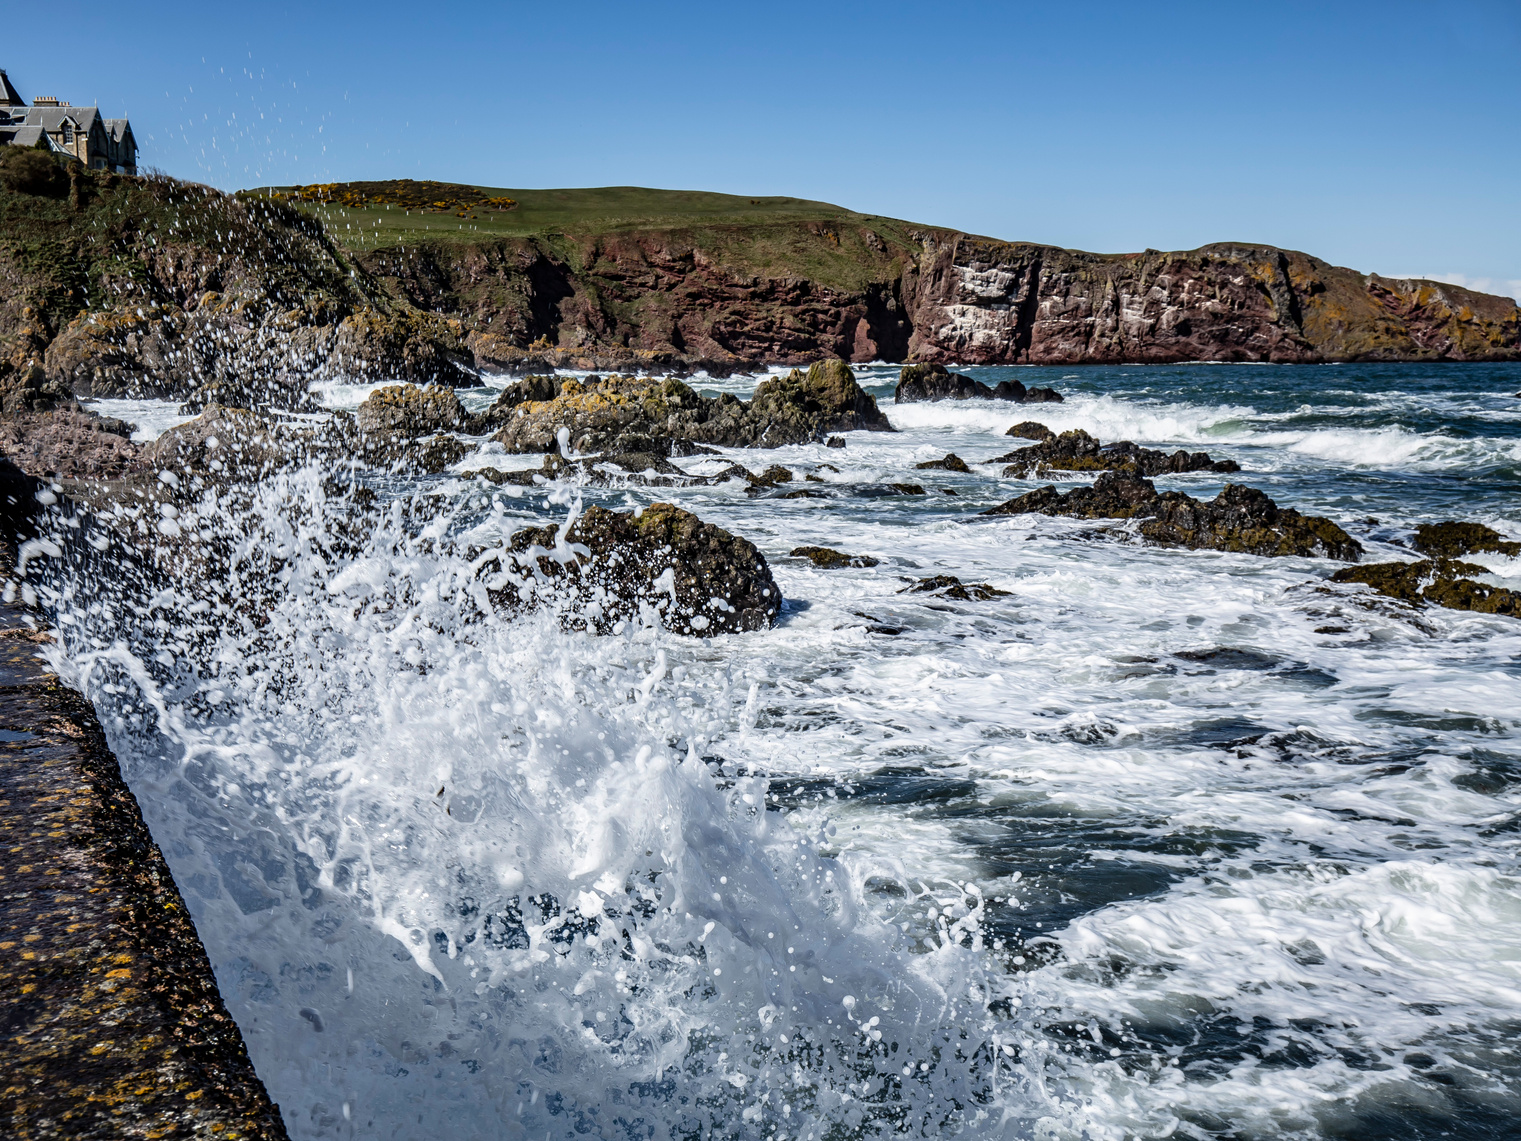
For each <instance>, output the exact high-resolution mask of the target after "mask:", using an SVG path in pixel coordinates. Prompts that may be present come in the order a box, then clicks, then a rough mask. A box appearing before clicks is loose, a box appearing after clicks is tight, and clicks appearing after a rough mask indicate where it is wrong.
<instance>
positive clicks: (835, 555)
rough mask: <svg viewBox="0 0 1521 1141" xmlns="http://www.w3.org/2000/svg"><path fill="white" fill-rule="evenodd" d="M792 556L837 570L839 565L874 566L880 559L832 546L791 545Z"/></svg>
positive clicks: (827, 568)
mask: <svg viewBox="0 0 1521 1141" xmlns="http://www.w3.org/2000/svg"><path fill="white" fill-rule="evenodd" d="M792 557H793V558H795V559H807V560H808V561H809V562H811V563H812V564H813V565H814V566H816V567H822V568H823V569H824V570H838V569H839V568H841V567H874V566H876V565H878V563H879V562H880V561H881V560H879V559H874V558H872V557H871V556H870V555H847V554H846V553H845V552H844V551H837V550H835V549H834V548H833V547H793V548H792Z"/></svg>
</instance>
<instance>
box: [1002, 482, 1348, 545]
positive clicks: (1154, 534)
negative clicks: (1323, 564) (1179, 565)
mask: <svg viewBox="0 0 1521 1141" xmlns="http://www.w3.org/2000/svg"><path fill="white" fill-rule="evenodd" d="M983 514H984V515H1025V514H1041V515H1062V516H1067V517H1069V518H1076V519H1136V520H1139V527H1138V528H1137V530H1138V533H1139V534H1140V536H1141V538H1142V539H1143V540H1144V541H1145V542H1147V543H1150V544H1152V545H1154V546H1159V547H1190V548H1193V549H1196V550H1200V549H1203V550H1214V551H1238V552H1241V553H1243V554H1251V555H1265V556H1278V555H1299V556H1316V557H1322V558H1331V559H1340V560H1342V561H1344V562H1356V561H1357V560H1358V559H1359V558H1361V557H1362V545H1361V544H1360V543H1358V542H1357V540H1356V539H1354V538H1352V536H1350V535H1348V534H1347V533H1346V532H1345V531H1343V530H1342V529H1341V528H1340V527H1338V526H1337V525H1336V524H1335V523H1333V522H1331V520H1329V519H1326V518H1323V517H1321V516H1319V515H1301V514H1300V513H1299V512H1298V511H1295V510H1294V509H1293V508H1290V507H1279V506H1278V505H1277V504H1276V503H1274V502H1273V501H1272V500H1271V499H1270V498H1268V497H1267V496H1266V495H1264V494H1263V493H1262V492H1260V491H1258V490H1256V489H1255V488H1250V487H1241V486H1239V485H1237V484H1227V485H1226V486H1225V489H1224V490H1223V491H1221V492H1220V494H1219V495H1217V496H1216V497H1215V498H1214V499H1213V500H1211V501H1210V502H1208V503H1203V502H1201V501H1199V500H1197V499H1195V498H1193V497H1192V496H1190V495H1184V494H1183V493H1182V492H1178V491H1167V492H1163V493H1161V494H1158V493H1157V489H1156V487H1155V486H1154V485H1153V484H1152V482H1151V481H1150V480H1147V479H1142V478H1140V477H1139V476H1136V475H1132V474H1130V473H1128V472H1113V471H1106V472H1105V473H1104V474H1103V475H1101V476H1099V477H1098V479H1097V481H1095V483H1094V484H1093V486H1092V487H1079V488H1075V489H1073V490H1072V491H1069V492H1067V493H1066V494H1062V493H1060V492H1058V491H1057V490H1056V488H1054V487H1042V488H1039V489H1037V490H1035V491H1032V492H1029V493H1028V494H1026V495H1021V496H1019V497H1018V498H1017V499H1011V500H1009V502H1007V503H1003V504H1000V505H999V506H997V507H994V508H991V509H990V510H988V511H984V512H983Z"/></svg>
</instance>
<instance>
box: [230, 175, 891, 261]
mask: <svg viewBox="0 0 1521 1141" xmlns="http://www.w3.org/2000/svg"><path fill="white" fill-rule="evenodd" d="M289 189H290V188H289V187H278V186H277V187H260V188H259V189H257V190H247V191H243V192H242V193H243V195H245V196H248V197H257V196H260V195H263V194H267V193H268V192H269V191H271V190H274V191H285V190H289ZM475 189H477V190H479V191H480V192H481V193H482V194H483V195H488V196H492V197H495V196H506V197H508V198H513V199H516V200H517V203H518V205H517V207H516V208H515V209H513V210H508V211H489V210H476V211H471V213H472V214H473V215H474V216H473V217H469V218H463V219H462V218H459V217H456V216H455V214H454V213H419V212H412V213H410V214H409V213H408V212H407V211H405V210H403V209H401V208H399V207H381V208H364V209H349V208H345V207H342V206H338V205H335V204H332V203H312V202H297V203H296V205H298V206H299V207H300V208H301V209H303V210H306V211H308V212H310V213H312V214H314V215H316V216H317V217H319V218H321V219H322V220H323V222H324V223H326V225H327V227H328V230H329V232H330V233H331V234H332V235H333V237H334V238H336V239H337V240H338V241H340V242H342V243H343V244H345V245H347V246H349V247H351V248H354V249H374V248H375V247H377V246H389V245H395V244H396V243H397V242H404V241H405V240H406V239H407V238H408V237H418V238H421V237H424V236H426V237H427V238H429V239H430V240H434V241H438V240H448V239H450V238H454V239H460V240H465V241H476V240H479V239H480V238H481V237H490V236H501V237H518V236H530V235H533V236H537V235H559V234H564V233H566V232H571V233H574V234H577V235H582V234H598V233H609V232H612V231H617V230H635V229H673V228H683V227H687V226H692V225H701V226H715V225H719V226H721V225H755V224H757V223H767V222H825V223H827V222H845V221H857V222H865V221H867V220H868V216H867V215H862V214H857V213H855V212H854V211H852V210H847V209H845V208H844V207H842V206H835V205H833V204H831V203H829V202H812V201H809V200H808V199H805V198H785V197H754V198H748V197H744V196H741V195H735V194H716V193H712V192H709V191H702V190H654V189H650V188H648V187H643V186H598V187H588V188H584V189H573V190H514V189H511V188H507V187H495V186H490V187H487V186H478V187H475Z"/></svg>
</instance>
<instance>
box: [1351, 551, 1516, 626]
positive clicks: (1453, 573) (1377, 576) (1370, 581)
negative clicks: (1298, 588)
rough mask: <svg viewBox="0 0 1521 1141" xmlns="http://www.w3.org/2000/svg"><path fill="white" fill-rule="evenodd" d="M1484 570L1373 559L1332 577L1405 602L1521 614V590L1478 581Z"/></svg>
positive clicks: (1452, 564)
mask: <svg viewBox="0 0 1521 1141" xmlns="http://www.w3.org/2000/svg"><path fill="white" fill-rule="evenodd" d="M1485 573H1487V572H1486V570H1485V568H1484V567H1481V566H1475V565H1474V564H1473V563H1464V562H1458V561H1455V560H1452V559H1423V560H1421V561H1419V562H1413V563H1370V564H1368V565H1367V566H1360V567H1347V568H1346V569H1345V570H1339V571H1337V572H1336V573H1335V574H1334V575H1332V576H1331V581H1332V582H1342V583H1362V584H1363V585H1365V586H1371V587H1372V588H1373V589H1374V590H1376V591H1378V593H1380V594H1382V595H1385V596H1387V597H1389V598H1398V599H1401V600H1402V601H1405V602H1414V603H1429V604H1430V605H1433V606H1445V607H1447V608H1448V609H1449V610H1473V611H1476V612H1478V613H1480V614H1505V615H1509V616H1510V617H1512V618H1521V594H1518V593H1516V592H1515V591H1512V590H1506V589H1504V588H1503V587H1498V586H1490V585H1489V584H1488V583H1483V582H1477V581H1475V579H1474V577H1473V576H1476V575H1482V574H1485Z"/></svg>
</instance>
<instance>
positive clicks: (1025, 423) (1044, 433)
mask: <svg viewBox="0 0 1521 1141" xmlns="http://www.w3.org/2000/svg"><path fill="white" fill-rule="evenodd" d="M1004 435H1005V436H1014V437H1016V438H1018V439H1021V440H1054V439H1055V438H1056V433H1055V432H1053V431H1052V430H1051V429H1050V428H1047V427H1046V426H1045V425H1044V424H1037V423H1036V422H1035V421H1034V420H1021V421H1020V422H1019V423H1018V424H1015V425H1014V426H1013V427H1012V428H1010V429H1009V430H1008V431H1007V432H1005V433H1004Z"/></svg>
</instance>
